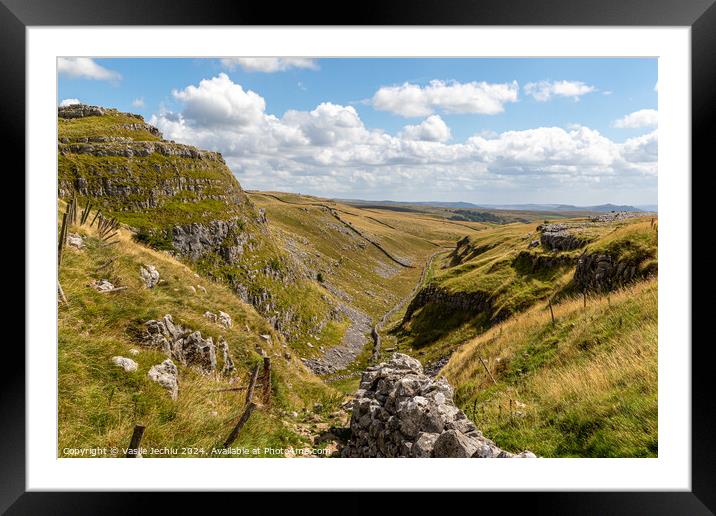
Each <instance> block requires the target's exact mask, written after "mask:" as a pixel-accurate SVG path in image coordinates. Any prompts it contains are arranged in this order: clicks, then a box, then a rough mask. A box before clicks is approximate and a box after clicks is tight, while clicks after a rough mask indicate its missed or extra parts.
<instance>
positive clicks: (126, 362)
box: [112, 356, 139, 373]
mask: <svg viewBox="0 0 716 516" xmlns="http://www.w3.org/2000/svg"><path fill="white" fill-rule="evenodd" d="M112 363H113V364H114V365H116V366H118V367H121V368H122V369H124V370H125V371H127V372H128V373H133V372H134V371H136V370H137V368H138V367H139V364H137V363H136V362H135V361H134V360H132V359H131V358H127V357H119V356H117V357H112Z"/></svg>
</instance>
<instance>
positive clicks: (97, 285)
mask: <svg viewBox="0 0 716 516" xmlns="http://www.w3.org/2000/svg"><path fill="white" fill-rule="evenodd" d="M90 287H92V288H93V289H95V290H96V291H97V292H108V291H110V290H113V289H114V285H113V284H112V283H110V282H109V280H106V279H101V280H95V281H93V282H92V283H90Z"/></svg>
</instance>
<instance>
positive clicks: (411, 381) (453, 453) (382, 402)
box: [341, 353, 535, 458]
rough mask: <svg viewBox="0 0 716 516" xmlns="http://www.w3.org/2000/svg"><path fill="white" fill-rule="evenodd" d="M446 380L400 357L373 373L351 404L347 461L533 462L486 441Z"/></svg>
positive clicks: (344, 452) (363, 379)
mask: <svg viewBox="0 0 716 516" xmlns="http://www.w3.org/2000/svg"><path fill="white" fill-rule="evenodd" d="M452 398H453V390H452V387H451V386H450V384H449V383H448V382H447V380H446V379H445V378H438V379H433V378H430V377H429V376H427V375H425V374H424V373H423V368H422V366H421V365H420V362H418V361H417V360H416V359H414V358H411V357H409V356H407V355H403V354H401V353H395V354H394V355H393V357H392V358H391V360H390V361H389V362H387V363H382V364H379V365H377V366H373V367H369V368H368V369H366V371H365V372H364V373H363V375H362V377H361V383H360V389H359V390H358V391H357V392H356V395H355V399H354V400H353V403H352V415H351V421H350V430H351V436H350V438H349V440H348V443H347V444H346V446H345V447H344V448H343V450H342V452H341V455H342V456H343V457H416V458H426V457H463V458H469V457H474V458H508V457H534V456H535V455H534V454H533V453H531V452H528V451H525V452H522V453H520V454H518V455H514V454H512V453H510V452H508V451H505V450H502V449H501V448H499V447H498V446H497V445H496V444H495V443H494V442H492V441H491V440H489V439H487V438H486V437H485V436H483V435H482V433H481V432H480V431H479V430H478V429H477V428H476V427H475V425H474V424H473V423H472V421H470V420H469V419H468V418H467V416H466V415H465V414H464V413H463V412H462V411H461V410H460V409H458V408H457V407H456V406H455V404H454V403H453V400H452Z"/></svg>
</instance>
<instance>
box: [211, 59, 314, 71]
mask: <svg viewBox="0 0 716 516" xmlns="http://www.w3.org/2000/svg"><path fill="white" fill-rule="evenodd" d="M221 64H222V65H223V66H224V67H225V68H228V69H229V70H235V69H236V68H237V67H240V68H242V69H244V70H246V71H247V72H264V73H273V72H282V71H284V70H289V69H291V68H305V69H309V70H318V63H317V62H316V60H315V59H309V58H306V57H227V58H224V59H222V60H221Z"/></svg>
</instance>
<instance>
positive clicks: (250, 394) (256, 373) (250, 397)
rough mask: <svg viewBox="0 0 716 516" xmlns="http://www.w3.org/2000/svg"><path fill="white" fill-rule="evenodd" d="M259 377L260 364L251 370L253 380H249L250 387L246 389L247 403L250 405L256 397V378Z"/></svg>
mask: <svg viewBox="0 0 716 516" xmlns="http://www.w3.org/2000/svg"><path fill="white" fill-rule="evenodd" d="M258 377H259V366H258V364H257V365H256V367H254V370H253V371H252V372H251V380H249V387H248V389H246V404H247V405H248V404H249V403H251V402H252V401H253V399H254V388H255V387H256V379H257V378H258Z"/></svg>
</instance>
